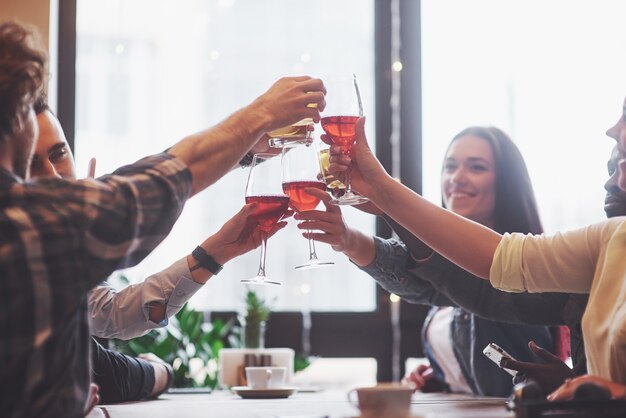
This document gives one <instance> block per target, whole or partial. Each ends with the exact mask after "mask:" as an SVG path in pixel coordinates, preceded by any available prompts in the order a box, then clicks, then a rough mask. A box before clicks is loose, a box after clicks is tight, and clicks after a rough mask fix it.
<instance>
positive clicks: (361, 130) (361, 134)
mask: <svg viewBox="0 0 626 418" xmlns="http://www.w3.org/2000/svg"><path fill="white" fill-rule="evenodd" d="M356 147H357V148H361V149H363V150H367V151H369V152H371V150H370V146H369V144H368V143H367V137H366V136H365V116H362V117H360V118H359V119H358V120H357V121H356Z"/></svg>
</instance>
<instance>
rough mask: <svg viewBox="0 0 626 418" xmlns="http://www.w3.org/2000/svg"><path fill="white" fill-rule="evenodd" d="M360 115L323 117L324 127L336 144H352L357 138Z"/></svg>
mask: <svg viewBox="0 0 626 418" xmlns="http://www.w3.org/2000/svg"><path fill="white" fill-rule="evenodd" d="M358 119H359V117H358V116H327V117H324V118H322V121H321V123H322V129H324V131H325V132H326V134H328V136H329V137H330V139H331V140H332V141H333V143H334V144H335V145H343V146H348V147H349V146H352V144H354V141H355V139H356V126H355V125H356V121H357V120H358Z"/></svg>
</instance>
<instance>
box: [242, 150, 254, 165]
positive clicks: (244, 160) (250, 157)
mask: <svg viewBox="0 0 626 418" xmlns="http://www.w3.org/2000/svg"><path fill="white" fill-rule="evenodd" d="M253 159H254V154H251V153H247V154H246V155H244V157H243V158H242V159H241V161H239V165H240V166H241V168H246V167H250V166H251V165H252V160H253Z"/></svg>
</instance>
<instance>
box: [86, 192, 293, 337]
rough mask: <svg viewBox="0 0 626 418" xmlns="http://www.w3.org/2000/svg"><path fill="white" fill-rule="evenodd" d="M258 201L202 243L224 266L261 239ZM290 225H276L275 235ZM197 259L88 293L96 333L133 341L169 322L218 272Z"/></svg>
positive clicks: (189, 258)
mask: <svg viewBox="0 0 626 418" xmlns="http://www.w3.org/2000/svg"><path fill="white" fill-rule="evenodd" d="M255 208H256V204H255V203H251V204H248V205H245V206H244V207H243V208H242V209H241V210H240V211H239V212H238V213H237V214H236V215H235V216H233V217H232V218H231V219H230V220H229V221H228V222H226V223H225V224H224V225H223V226H222V228H220V230H219V231H218V232H216V233H215V234H213V235H211V236H210V237H209V238H207V239H206V240H205V241H204V242H203V243H202V244H200V246H201V247H202V248H203V249H204V250H205V251H206V252H207V253H208V254H211V256H212V257H213V258H214V260H215V261H216V262H217V263H218V264H220V265H223V264H226V263H227V262H228V261H230V260H232V259H233V258H235V257H237V256H239V255H241V254H244V253H247V252H248V251H250V250H252V249H254V248H256V247H258V246H259V244H260V243H261V235H260V234H261V232H260V231H259V230H258V228H256V223H255V222H254V221H253V220H252V218H251V217H250V214H251V213H253V212H254V210H255ZM286 225H287V222H285V221H281V222H279V223H277V224H276V225H275V226H274V228H273V229H272V231H271V233H270V234H271V235H273V234H274V233H276V232H277V231H278V230H280V229H282V228H283V227H285V226H286ZM197 264H198V262H197V260H195V259H194V258H193V256H192V255H191V254H190V255H187V256H185V257H183V258H182V259H180V260H178V261H176V262H175V263H174V264H172V265H171V266H170V267H168V268H166V269H165V270H163V271H161V272H159V273H156V274H153V275H151V276H150V277H148V278H147V279H146V280H144V281H143V282H141V283H137V284H133V285H130V286H127V287H125V288H124V289H122V290H119V291H118V290H116V289H114V288H113V287H112V286H111V285H109V284H108V283H107V282H103V283H101V284H99V285H98V286H96V287H95V288H94V289H92V290H91V292H90V293H89V324H90V331H91V333H92V334H93V335H96V336H98V337H103V338H120V339H130V338H134V337H138V336H140V335H142V334H144V333H146V332H147V331H149V330H151V329H153V328H158V327H162V326H165V325H167V324H168V318H169V317H171V316H172V315H175V314H176V313H177V312H178V311H179V310H180V309H181V308H182V307H183V305H184V304H185V303H186V302H187V301H188V300H189V299H190V298H191V297H192V296H193V295H194V294H195V293H196V292H197V291H198V290H199V289H200V288H201V287H202V285H203V284H205V283H206V282H207V281H208V280H209V279H210V278H211V277H213V273H212V272H210V271H208V270H206V269H204V268H198V267H196V265H197Z"/></svg>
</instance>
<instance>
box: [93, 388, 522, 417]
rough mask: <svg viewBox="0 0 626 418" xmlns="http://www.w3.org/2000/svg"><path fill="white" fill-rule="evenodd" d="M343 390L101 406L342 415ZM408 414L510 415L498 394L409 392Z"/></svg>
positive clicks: (114, 411) (347, 409)
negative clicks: (478, 395) (278, 396)
mask: <svg viewBox="0 0 626 418" xmlns="http://www.w3.org/2000/svg"><path fill="white" fill-rule="evenodd" d="M347 393H348V390H338V389H332V390H322V391H320V392H316V393H306V392H298V393H295V394H294V395H292V396H291V397H289V398H287V399H242V398H240V397H239V396H237V395H236V394H234V393H232V392H230V391H215V392H213V393H210V394H166V395H163V396H161V397H160V398H159V399H158V400H153V401H144V402H135V403H126V404H119V405H105V406H101V407H100V408H102V412H104V413H105V414H106V415H108V417H110V418H128V417H147V418H166V417H167V418H169V417H185V418H196V417H197V418H200V417H202V418H208V417H218V418H243V417H254V418H257V417H258V418H347V417H357V416H358V415H359V411H358V410H357V409H356V408H355V407H354V406H352V405H351V404H350V402H348V400H347ZM411 413H412V416H413V417H416V418H417V417H423V418H436V417H447V418H456V417H470V418H492V417H493V418H504V417H507V418H510V417H513V416H514V415H513V414H512V413H511V412H509V411H507V410H506V408H505V406H504V399H502V398H477V397H474V396H468V395H456V394H445V393H438V394H423V393H415V394H414V395H413V398H412V401H411Z"/></svg>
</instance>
